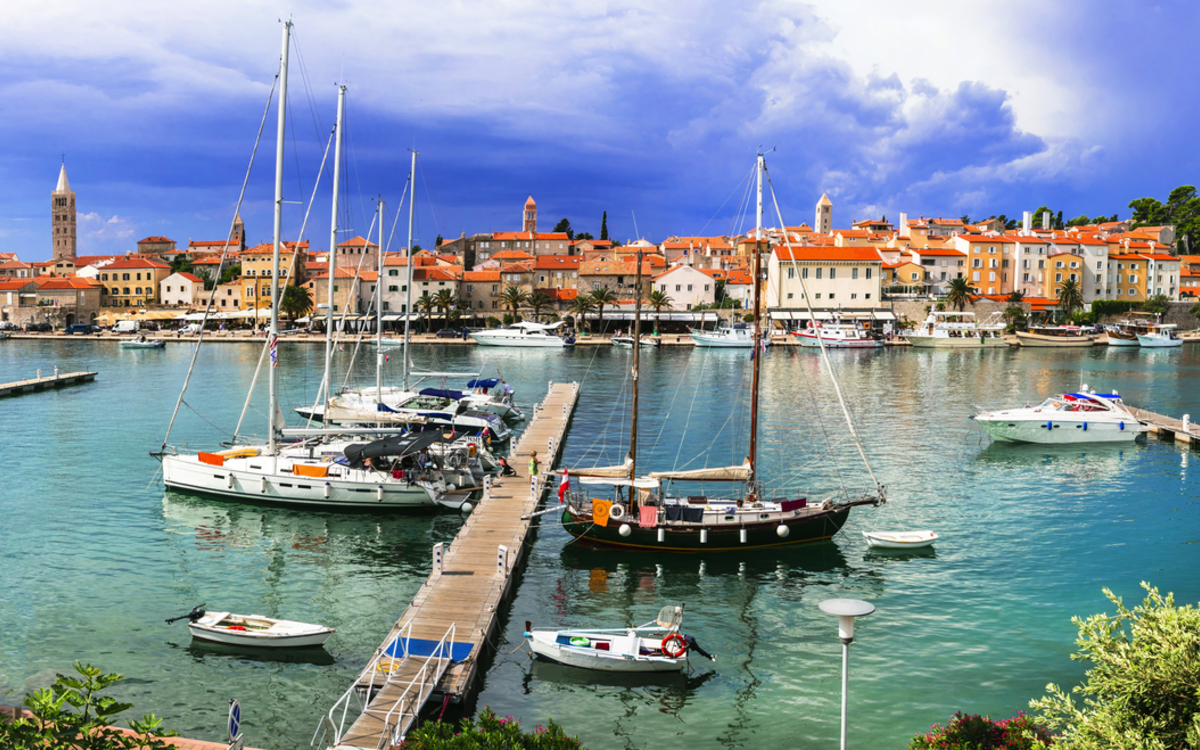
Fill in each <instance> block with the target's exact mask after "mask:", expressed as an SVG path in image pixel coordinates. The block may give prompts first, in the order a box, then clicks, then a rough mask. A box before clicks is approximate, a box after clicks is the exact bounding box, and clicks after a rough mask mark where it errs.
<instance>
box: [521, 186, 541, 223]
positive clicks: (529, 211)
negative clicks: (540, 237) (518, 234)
mask: <svg viewBox="0 0 1200 750" xmlns="http://www.w3.org/2000/svg"><path fill="white" fill-rule="evenodd" d="M521 231H522V232H537V203H535V202H534V200H533V196H532V195H531V196H529V200H527V201H525V221H524V222H522V225H521Z"/></svg>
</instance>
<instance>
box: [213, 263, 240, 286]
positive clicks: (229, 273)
mask: <svg viewBox="0 0 1200 750" xmlns="http://www.w3.org/2000/svg"><path fill="white" fill-rule="evenodd" d="M241 275H242V264H241V263H234V264H233V265H232V266H228V267H227V268H226V269H225V270H224V271H222V272H221V279H220V281H218V282H217V283H219V284H228V283H229V282H231V281H233V280H234V279H236V278H238V277H239V276H241Z"/></svg>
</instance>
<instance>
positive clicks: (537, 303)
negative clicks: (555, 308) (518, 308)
mask: <svg viewBox="0 0 1200 750" xmlns="http://www.w3.org/2000/svg"><path fill="white" fill-rule="evenodd" d="M526 304H528V305H529V308H530V309H531V310H533V319H534V320H537V319H538V316H539V315H541V314H542V310H543V309H545V308H547V307H550V305H553V304H554V300H552V299H550V297H548V296H547V295H546V293H545V292H534V293H533V294H531V295H530V296H529V300H528V301H527V303H526Z"/></svg>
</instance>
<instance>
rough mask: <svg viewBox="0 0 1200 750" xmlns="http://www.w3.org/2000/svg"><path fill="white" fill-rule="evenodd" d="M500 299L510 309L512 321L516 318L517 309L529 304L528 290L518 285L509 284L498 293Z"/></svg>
mask: <svg viewBox="0 0 1200 750" xmlns="http://www.w3.org/2000/svg"><path fill="white" fill-rule="evenodd" d="M500 301H501V302H502V303H503V304H504V306H505V307H507V308H508V309H510V310H512V317H513V322H514V323H515V322H516V320H517V310H519V309H521V308H522V307H524V306H526V305H528V304H529V292H527V291H525V290H524V289H522V288H521V287H519V286H510V287H508V288H506V289H505V290H504V292H503V293H502V294H501V295H500Z"/></svg>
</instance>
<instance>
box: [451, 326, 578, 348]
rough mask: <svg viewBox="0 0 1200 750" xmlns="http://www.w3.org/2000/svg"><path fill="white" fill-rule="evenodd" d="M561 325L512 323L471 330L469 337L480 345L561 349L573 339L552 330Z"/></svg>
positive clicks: (571, 343) (572, 344)
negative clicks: (502, 326) (504, 325)
mask: <svg viewBox="0 0 1200 750" xmlns="http://www.w3.org/2000/svg"><path fill="white" fill-rule="evenodd" d="M561 325H563V321H561V320H560V321H559V322H557V323H528V322H523V323H513V324H512V325H511V326H508V327H507V328H490V329H488V330H486V331H473V332H472V333H471V338H473V339H475V341H476V342H477V343H478V344H479V345H480V346H519V347H541V348H551V349H562V348H563V347H567V346H574V345H575V339H574V338H573V337H571V336H563V335H559V334H558V333H555V332H554V329H556V328H558V327H559V326H561Z"/></svg>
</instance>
